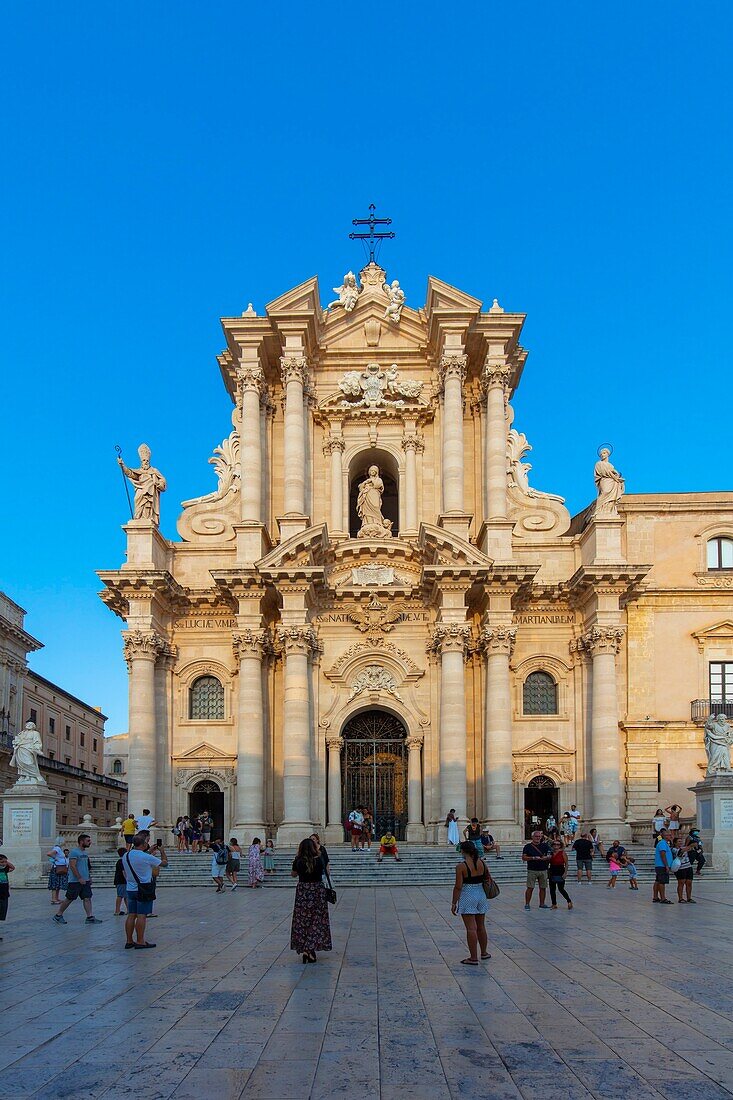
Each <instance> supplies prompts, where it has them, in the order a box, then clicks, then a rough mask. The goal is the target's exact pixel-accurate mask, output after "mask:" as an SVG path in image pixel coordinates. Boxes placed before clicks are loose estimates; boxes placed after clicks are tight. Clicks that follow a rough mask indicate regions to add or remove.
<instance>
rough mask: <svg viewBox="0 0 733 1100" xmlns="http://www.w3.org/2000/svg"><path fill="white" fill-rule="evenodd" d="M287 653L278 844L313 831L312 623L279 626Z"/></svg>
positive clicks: (315, 643)
mask: <svg viewBox="0 0 733 1100" xmlns="http://www.w3.org/2000/svg"><path fill="white" fill-rule="evenodd" d="M277 636H278V641H279V643H280V645H281V646H282V651H283V654H284V657H285V690H284V693H283V696H284V697H283V730H284V742H283V821H282V824H281V825H280V827H279V829H278V833H277V838H278V844H281V845H284V846H288V845H293V844H297V843H299V842H300V841H301V840H302V839H303V837H304V836H308V834H309V833H310V832H312V831H313V822H312V821H311V819H310V816H311V810H310V802H311V789H310V788H311V735H310V673H309V668H308V660H309V657H310V655H311V654H312V653H313V652H314V651H315V650H316V649H317V648H318V638H317V635H316V632H315V631H314V629H313V627H312V626H309V625H307V624H303V625H289V626H281V627H278V631H277Z"/></svg>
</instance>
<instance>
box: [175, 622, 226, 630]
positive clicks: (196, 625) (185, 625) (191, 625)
mask: <svg viewBox="0 0 733 1100" xmlns="http://www.w3.org/2000/svg"><path fill="white" fill-rule="evenodd" d="M236 625H237V620H236V619H176V629H177V630H234V628H235V627H236Z"/></svg>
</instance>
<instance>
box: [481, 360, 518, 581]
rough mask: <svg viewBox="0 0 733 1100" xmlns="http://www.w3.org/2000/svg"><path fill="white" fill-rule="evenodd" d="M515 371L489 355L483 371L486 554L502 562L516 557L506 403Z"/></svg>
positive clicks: (504, 362) (502, 361) (503, 361)
mask: <svg viewBox="0 0 733 1100" xmlns="http://www.w3.org/2000/svg"><path fill="white" fill-rule="evenodd" d="M511 382H512V369H511V367H510V365H509V364H508V363H507V362H506V360H505V359H503V358H500V359H497V358H496V357H493V356H488V357H487V359H486V362H485V363H484V367H483V370H482V372H481V385H482V388H483V392H484V394H485V396H486V452H485V461H486V469H485V473H484V478H485V482H486V527H487V544H486V552H487V553H488V555H489V557H492V558H494V559H495V560H498V561H509V560H510V559H511V556H512V536H511V532H512V527H511V525H509V524H508V523H507V488H508V486H507V469H506V462H507V457H506V448H507V423H506V403H507V400H508V399H509V395H510V392H511Z"/></svg>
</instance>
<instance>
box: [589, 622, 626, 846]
mask: <svg viewBox="0 0 733 1100" xmlns="http://www.w3.org/2000/svg"><path fill="white" fill-rule="evenodd" d="M623 636H624V632H623V630H620V629H618V628H617V627H602V626H601V627H599V626H594V627H593V628H592V629H591V630H589V631H588V633H587V634H584V635H583V638H582V639H581V640H582V644H583V645H584V647H585V649H586V652H588V653H589V654H590V656H591V660H592V672H591V776H592V789H593V807H592V813H593V822H594V824H597V825H599V831H600V832H601V833H602V832H603V827H604V826H605V827H606V829H608V828H609V827H612V826H618V825H619V824H620V823H621V822H622V820H623V816H624V806H623V794H622V785H621V738H620V735H619V729H618V692H617V687H616V654H617V653H618V651H619V646H620V643H621V639H622V638H623ZM606 835H608V834H606Z"/></svg>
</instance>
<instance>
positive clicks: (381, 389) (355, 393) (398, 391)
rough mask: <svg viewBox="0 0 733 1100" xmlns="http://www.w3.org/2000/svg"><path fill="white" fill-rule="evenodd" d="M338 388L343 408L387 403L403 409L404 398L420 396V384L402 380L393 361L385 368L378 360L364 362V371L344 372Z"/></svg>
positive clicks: (414, 381) (385, 404) (418, 397)
mask: <svg viewBox="0 0 733 1100" xmlns="http://www.w3.org/2000/svg"><path fill="white" fill-rule="evenodd" d="M339 389H340V390H341V392H342V394H343V395H344V397H343V399H342V401H341V406H342V408H353V409H358V408H362V407H366V408H378V407H379V406H389V405H391V406H394V407H396V408H402V407H403V406H404V404H405V400H408V401H418V400H419V399H420V395H421V393H422V390H423V383H422V382H418V381H416V380H414V379H404V380H403V379H401V378H400V376H399V370H398V369H397V364H396V363H392V365H391V366H390V367H389V368H388V369H387V370H386V371H384V370H382V368H381V367H380V365H379V363H367V365H366V369H365V370H363V371H357V370H350V371H347V372H346V374H345V375H344V376H343V378H342V379H341V381H340V382H339ZM403 398H404V399H405V400H403Z"/></svg>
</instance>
